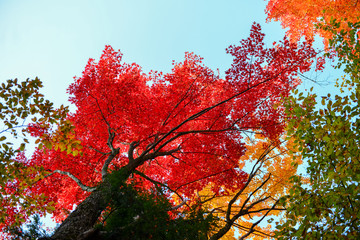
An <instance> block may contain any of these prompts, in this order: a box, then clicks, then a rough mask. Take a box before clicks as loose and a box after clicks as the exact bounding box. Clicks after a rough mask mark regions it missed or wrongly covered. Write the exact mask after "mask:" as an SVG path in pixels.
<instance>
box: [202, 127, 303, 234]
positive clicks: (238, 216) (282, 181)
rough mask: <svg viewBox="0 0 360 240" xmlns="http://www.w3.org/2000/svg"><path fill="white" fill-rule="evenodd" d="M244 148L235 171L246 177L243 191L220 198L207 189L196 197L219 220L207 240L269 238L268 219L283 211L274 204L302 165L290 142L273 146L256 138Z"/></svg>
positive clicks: (268, 141) (272, 142)
mask: <svg viewBox="0 0 360 240" xmlns="http://www.w3.org/2000/svg"><path fill="white" fill-rule="evenodd" d="M247 145H248V146H247V152H246V155H244V156H243V157H242V158H241V159H240V161H239V168H243V167H244V169H247V171H248V173H249V175H248V180H247V182H246V183H245V185H244V188H243V189H241V190H240V191H237V192H228V191H226V189H224V195H223V196H216V195H215V194H214V193H213V192H212V191H211V186H208V187H207V188H205V189H204V190H203V191H201V192H199V193H198V197H199V202H200V203H201V204H202V206H203V207H204V209H208V210H210V211H211V212H212V213H213V214H214V215H215V216H217V217H218V218H219V219H220V220H221V221H220V225H219V227H218V229H214V235H212V236H211V237H210V239H220V238H221V239H228V240H230V239H239V238H237V237H235V236H234V235H236V236H238V235H240V236H241V238H240V239H245V238H252V239H263V238H271V237H272V236H273V233H272V227H273V226H272V225H271V224H269V223H270V222H271V221H272V220H271V217H272V216H279V213H281V212H282V211H283V210H285V209H284V208H282V207H280V205H279V204H278V203H279V199H280V197H282V196H284V195H286V194H287V193H288V189H289V188H290V187H291V184H290V182H289V179H290V177H291V176H293V175H294V174H296V171H297V166H298V165H299V164H301V162H302V161H301V157H300V156H299V155H298V154H297V151H296V147H295V145H294V143H293V140H292V139H289V140H284V139H282V140H279V141H277V142H274V141H270V140H268V139H266V138H264V137H263V136H262V135H260V134H256V135H255V137H254V138H253V139H249V140H248V142H247ZM245 163H246V164H245ZM244 165H245V166H244ZM278 205H279V206H278ZM278 219H280V218H278ZM266 220H269V221H268V224H266Z"/></svg>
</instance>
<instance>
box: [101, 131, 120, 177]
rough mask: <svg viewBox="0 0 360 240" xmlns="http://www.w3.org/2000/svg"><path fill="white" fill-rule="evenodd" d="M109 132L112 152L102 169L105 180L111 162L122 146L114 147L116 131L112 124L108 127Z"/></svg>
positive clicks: (108, 143)
mask: <svg viewBox="0 0 360 240" xmlns="http://www.w3.org/2000/svg"><path fill="white" fill-rule="evenodd" d="M108 132H109V138H108V141H107V145H108V147H109V148H110V150H111V153H110V155H109V156H108V158H107V159H106V160H105V162H104V165H103V166H102V169H101V177H102V179H103V180H104V179H105V177H106V175H107V170H108V168H109V164H110V163H111V161H112V160H113V159H114V158H115V157H116V155H118V154H119V152H120V148H114V146H113V141H114V138H115V133H114V132H112V131H111V128H110V126H109V127H108Z"/></svg>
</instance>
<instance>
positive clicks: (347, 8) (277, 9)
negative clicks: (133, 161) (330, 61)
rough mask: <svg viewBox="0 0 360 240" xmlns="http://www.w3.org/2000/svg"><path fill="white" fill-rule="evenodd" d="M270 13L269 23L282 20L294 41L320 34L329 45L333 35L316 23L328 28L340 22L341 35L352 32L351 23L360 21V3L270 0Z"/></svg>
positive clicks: (320, 0)
mask: <svg viewBox="0 0 360 240" xmlns="http://www.w3.org/2000/svg"><path fill="white" fill-rule="evenodd" d="M266 13H267V15H268V18H267V20H268V21H271V20H275V21H280V22H281V25H282V27H283V28H288V30H287V35H288V36H289V37H290V38H291V39H292V40H293V41H298V40H299V39H300V38H301V37H302V36H305V37H306V38H308V39H313V38H314V36H315V35H316V34H318V35H320V36H321V37H323V38H324V43H325V45H326V46H327V45H328V41H329V39H331V38H332V33H331V32H329V31H325V30H323V29H321V28H316V24H323V23H325V24H326V25H327V24H329V23H330V22H331V20H332V19H337V20H338V21H340V28H339V29H338V31H339V32H340V31H341V30H349V26H348V24H347V22H352V23H354V22H357V21H358V17H359V16H360V3H359V1H358V0H305V1H304V0H269V2H268V5H267V7H266Z"/></svg>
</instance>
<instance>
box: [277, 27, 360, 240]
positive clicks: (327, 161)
mask: <svg viewBox="0 0 360 240" xmlns="http://www.w3.org/2000/svg"><path fill="white" fill-rule="evenodd" d="M334 24H335V22H334ZM351 26H352V27H353V29H352V30H351V31H350V32H346V33H345V32H344V31H341V32H340V33H339V34H336V35H335V37H334V39H333V40H332V41H331V46H332V47H333V49H335V50H336V51H337V53H338V55H339V57H340V63H339V64H340V65H339V67H340V66H342V65H344V67H345V68H344V69H345V70H344V71H345V72H346V73H347V74H348V77H349V79H348V80H344V82H343V83H342V84H341V87H342V88H344V87H346V88H348V92H347V95H341V96H339V95H336V96H334V97H333V96H331V95H330V94H328V95H327V96H326V97H322V101H321V107H320V108H319V109H316V108H315V106H314V99H315V95H311V94H309V95H308V96H307V97H299V96H294V97H290V98H289V99H288V102H287V111H288V113H290V114H293V116H292V118H291V120H290V121H289V130H290V132H291V133H293V134H294V136H295V138H296V139H297V144H298V145H299V149H300V151H301V153H302V155H303V157H304V159H306V160H307V163H308V167H307V174H308V176H309V177H310V184H302V183H301V179H300V178H293V179H292V181H293V183H294V187H293V188H292V189H291V191H290V194H289V195H288V196H286V197H285V198H284V200H286V203H287V204H284V205H286V207H287V215H286V217H287V219H286V221H285V222H284V223H283V224H282V225H279V226H278V227H277V228H278V230H279V231H278V232H277V236H278V237H279V239H289V238H290V237H293V238H295V239H320V238H321V239H359V238H360V195H359V193H360V185H359V183H360V151H359V148H360V142H359V139H360V108H359V103H360V81H359V80H360V78H359V74H358V70H359V63H360V62H359V59H360V58H359V50H360V48H359V43H358V42H356V43H355V42H354V41H353V40H354V39H355V38H356V36H354V35H357V33H358V31H359V26H360V25H359V24H352V25H351ZM334 27H336V26H334ZM344 36H347V38H344ZM349 36H353V37H349ZM349 39H350V41H349ZM349 44H350V45H351V44H352V45H354V44H355V45H356V46H357V47H356V48H355V50H354V49H353V48H350V47H348V46H349Z"/></svg>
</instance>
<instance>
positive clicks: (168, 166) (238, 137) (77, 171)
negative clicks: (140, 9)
mask: <svg viewBox="0 0 360 240" xmlns="http://www.w3.org/2000/svg"><path fill="white" fill-rule="evenodd" d="M263 38H264V34H262V33H261V31H260V26H259V25H258V24H254V25H253V27H252V29H251V34H250V37H249V38H248V39H245V40H243V41H241V42H240V45H239V46H230V47H229V48H228V49H227V52H228V53H230V54H231V55H232V56H233V57H234V62H233V64H232V66H231V68H230V69H229V70H228V71H227V72H226V78H225V79H221V78H219V76H217V75H216V74H215V73H214V72H213V71H212V70H211V69H209V68H208V67H206V66H204V65H203V64H202V59H201V58H200V57H199V56H197V55H194V54H193V53H186V54H185V59H184V61H183V62H179V63H174V67H173V69H172V72H170V73H167V74H163V73H159V72H150V73H149V74H145V73H143V72H142V70H141V68H140V66H138V65H137V64H126V63H123V62H122V61H121V60H122V54H121V53H120V52H119V51H114V50H113V48H112V47H110V46H106V47H105V50H104V52H103V54H102V55H101V57H100V60H99V61H98V62H96V61H95V60H94V59H90V60H89V61H88V64H87V66H86V67H85V70H84V72H83V74H82V76H81V77H77V78H75V82H74V83H73V84H71V85H70V87H69V89H68V92H69V94H70V95H71V97H70V101H71V103H73V104H75V106H76V107H77V111H76V112H75V113H72V114H70V115H69V116H68V120H70V121H71V122H72V124H73V125H74V127H75V128H74V129H75V134H74V137H75V138H76V139H77V140H79V141H81V145H82V146H83V148H82V150H81V152H82V154H79V155H77V156H72V155H69V154H66V152H61V151H60V148H59V149H57V150H55V149H52V150H47V151H45V152H43V151H42V150H38V151H36V152H35V154H34V155H33V156H32V158H31V163H32V164H35V165H42V166H44V167H45V169H49V170H51V171H53V170H61V171H67V172H71V173H72V174H73V175H74V176H76V177H77V178H78V179H80V180H81V181H82V183H84V184H86V185H88V186H96V185H97V184H99V182H101V181H102V178H101V170H102V166H103V164H104V161H105V160H106V155H104V154H102V153H107V152H109V146H108V145H107V143H108V138H109V131H108V130H109V129H111V131H113V132H114V133H115V138H114V141H113V146H114V147H115V148H120V153H119V154H118V155H117V157H116V159H115V160H113V162H112V165H110V169H115V168H121V167H123V166H125V165H127V164H128V163H129V156H128V150H129V145H130V144H131V143H133V142H136V143H137V144H136V146H137V147H136V148H135V151H134V155H136V154H139V155H141V154H142V153H144V152H146V151H150V150H149V149H151V151H155V149H156V150H159V151H169V150H172V149H176V148H178V149H179V150H178V151H176V152H175V153H173V154H171V155H167V156H163V157H157V158H156V159H150V160H148V161H146V162H145V163H144V164H142V165H141V166H140V167H138V168H137V170H139V171H141V172H143V173H144V174H146V175H147V176H149V177H150V178H152V179H154V180H156V181H158V182H162V183H164V184H167V185H168V186H169V187H171V188H172V189H173V190H177V191H178V192H179V193H180V194H182V195H183V196H185V197H191V196H192V195H193V194H194V192H196V191H198V190H201V189H202V188H203V187H204V186H206V185H207V184H209V183H210V182H211V183H213V186H214V189H213V191H214V192H216V193H221V192H222V189H223V187H224V188H226V189H229V190H232V189H233V190H235V189H239V188H241V186H242V184H243V182H244V180H245V179H246V177H247V174H246V173H244V172H243V171H242V170H241V169H238V167H239V164H238V163H239V159H240V157H241V156H242V155H243V154H244V152H245V146H244V143H243V140H242V139H243V133H244V131H248V130H250V129H257V130H262V132H263V134H265V135H267V136H269V137H271V138H274V139H276V137H277V136H278V135H279V134H280V133H281V132H282V131H283V127H284V123H283V112H282V108H277V109H275V108H274V105H275V104H278V103H279V100H280V99H281V97H282V96H287V95H288V94H289V91H290V90H291V89H293V88H294V87H296V86H297V85H298V84H299V80H298V79H297V77H296V74H297V72H299V71H300V72H304V71H307V70H309V68H310V66H311V64H312V61H311V58H313V57H314V56H315V55H316V54H315V52H314V50H313V49H312V47H311V43H309V42H304V43H303V44H301V45H295V44H293V43H290V42H289V41H287V40H284V41H282V42H280V43H279V44H277V45H275V46H273V47H271V48H265V46H264V43H263ZM130 180H131V179H130ZM133 180H134V181H135V180H136V181H137V182H139V181H140V182H142V187H144V188H150V187H151V186H152V184H151V183H150V182H148V181H147V180H144V179H140V177H138V176H137V175H134V176H133ZM33 191H37V192H41V193H45V194H46V195H47V196H48V197H49V198H48V200H49V201H54V202H57V203H58V204H57V207H56V212H55V216H56V217H57V218H58V219H63V218H64V217H65V216H66V214H67V213H65V212H63V211H62V210H63V209H67V210H71V209H72V207H73V204H78V203H79V202H80V201H81V200H83V199H84V198H85V197H86V196H87V194H86V192H84V191H83V190H81V189H80V188H79V187H78V186H77V184H76V183H75V182H74V181H73V180H71V179H70V178H68V177H66V176H64V175H60V174H53V175H52V176H50V177H48V178H45V179H43V180H41V181H39V182H38V184H37V185H36V186H35V187H34V188H33Z"/></svg>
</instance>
